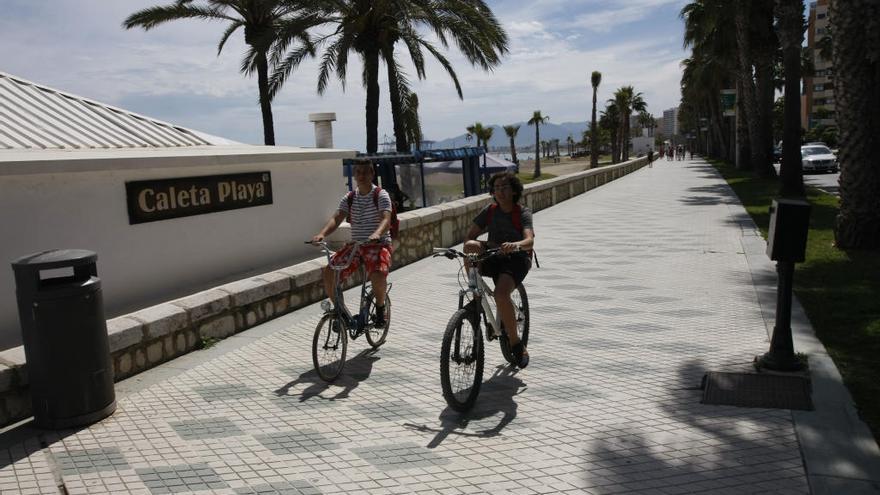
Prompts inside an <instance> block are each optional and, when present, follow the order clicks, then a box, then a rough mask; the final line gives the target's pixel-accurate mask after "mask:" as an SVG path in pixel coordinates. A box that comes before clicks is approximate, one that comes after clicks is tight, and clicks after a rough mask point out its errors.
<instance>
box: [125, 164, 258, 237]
mask: <svg viewBox="0 0 880 495" xmlns="http://www.w3.org/2000/svg"><path fill="white" fill-rule="evenodd" d="M125 188H126V196H127V200H128V214H129V222H130V223H132V224H136V223H143V222H153V221H157V220H167V219H170V218H177V217H185V216H191V215H201V214H204V213H211V212H215V211H224V210H232V209H237V208H248V207H251V206H261V205H269V204H272V180H271V175H270V173H269V172H254V173H245V174H231V175H214V176H203V177H181V178H174V179H159V180H144V181H134V182H127V183H126V184H125Z"/></svg>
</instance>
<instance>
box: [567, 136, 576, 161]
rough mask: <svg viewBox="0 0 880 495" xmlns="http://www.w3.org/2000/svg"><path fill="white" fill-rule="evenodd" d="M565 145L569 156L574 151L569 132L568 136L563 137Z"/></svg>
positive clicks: (572, 139)
mask: <svg viewBox="0 0 880 495" xmlns="http://www.w3.org/2000/svg"><path fill="white" fill-rule="evenodd" d="M565 146H566V149H567V150H568V156H569V157H571V155H572V153H573V151H574V138H573V137H572V136H571V134H569V135H568V137H567V138H565Z"/></svg>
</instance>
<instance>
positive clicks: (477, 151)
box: [342, 148, 506, 207]
mask: <svg viewBox="0 0 880 495" xmlns="http://www.w3.org/2000/svg"><path fill="white" fill-rule="evenodd" d="M484 154H486V151H485V150H484V149H483V148H452V149H436V150H415V151H413V152H411V153H376V154H372V155H368V154H361V153H358V155H357V158H356V159H363V158H366V159H369V160H370V161H371V162H373V165H374V166H375V167H376V177H377V178H380V179H381V181H382V184H389V185H390V184H393V187H394V188H397V191H393V190H391V189H392V187H386V189H389V193H391V194H392V198H393V197H394V193H400V190H399V187H398V186H397V184H398V177H397V168H396V167H397V166H398V165H408V166H412V165H418V167H419V168H418V170H419V174H420V184H421V189H422V190H421V196H422V201H421V203H422V204H421V207H426V206H429V205H428V201H427V191H426V189H425V165H426V164H427V165H428V168H429V169H430V167H431V164H437V165H440V164H443V163H444V162H445V163H449V164H450V165H449V166H446V167H444V171H447V172H449V171H457V169H458V167H457V166H456V164H457V163H461V172H460V173H461V178H462V185H463V190H464V195H465V197H468V196H475V195H477V194H480V193H483V192H487V190H486V186H485V184H486V182H487V179H488V177H489V175H491V174H492V173H494V172H496V171H498V170H500V169H502V168H504V169H506V168H505V167H495V166H493V167H488V166H486V165H485V163H484V164H482V165H481V160H480V157H481V156H483V155H484ZM483 162H485V160H483ZM342 163H343V167H344V174H345V176H346V177H347V178H348V187H349V189H352V187H353V184H352V174H351V164H352V160H351V159H346V160H343V162H342Z"/></svg>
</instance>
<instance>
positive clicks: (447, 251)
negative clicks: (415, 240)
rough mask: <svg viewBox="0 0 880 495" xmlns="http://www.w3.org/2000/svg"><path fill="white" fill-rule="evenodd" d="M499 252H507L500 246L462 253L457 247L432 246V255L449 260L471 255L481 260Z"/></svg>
mask: <svg viewBox="0 0 880 495" xmlns="http://www.w3.org/2000/svg"><path fill="white" fill-rule="evenodd" d="M519 251H521V250H520V249H517V250H516V251H515V252H519ZM499 254H508V253H504V252H502V251H501V248H492V249H487V250H485V251H483V252H482V253H463V252H461V251H459V250H457V249H453V248H434V255H433V257H434V258H436V257H438V256H445V257H446V258H449V259H451V260H452V259H455V258H462V259H464V258H469V257H471V258H475V260H476V261H483V260H485V259H488V258H491V257H492V256H496V255H499Z"/></svg>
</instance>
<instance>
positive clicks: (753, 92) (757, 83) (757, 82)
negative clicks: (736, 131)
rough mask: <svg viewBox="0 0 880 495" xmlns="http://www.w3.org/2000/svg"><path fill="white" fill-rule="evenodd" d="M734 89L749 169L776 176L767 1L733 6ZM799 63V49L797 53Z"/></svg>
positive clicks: (769, 8) (772, 48)
mask: <svg viewBox="0 0 880 495" xmlns="http://www.w3.org/2000/svg"><path fill="white" fill-rule="evenodd" d="M734 4H735V7H734V21H735V22H734V26H735V29H734V31H735V37H736V56H737V57H736V62H737V66H736V69H737V82H736V85H737V89H738V90H739V91H740V93H739V99H740V100H741V101H742V105H741V107H742V108H743V109H744V110H745V114H744V115H740V116H738V119H745V120H746V121H747V123H744V124H742V125H741V128H744V129H745V130H747V131H748V133H749V137H748V149H749V154H750V158H751V163H750V165H749V167H750V168H752V169H754V170H755V172H756V173H757V175H758V176H762V177H765V176H770V175H774V174H775V173H776V172H775V170H774V169H773V166H772V139H773V137H772V135H771V134H770V132H771V128H772V125H771V119H772V110H773V56H774V51H775V47H776V40H775V39H774V38H773V4H772V3H771V2H767V1H766V0H760V1H753V0H743V1H740V2H734ZM798 63H800V49H798ZM738 124H740V122H738Z"/></svg>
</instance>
